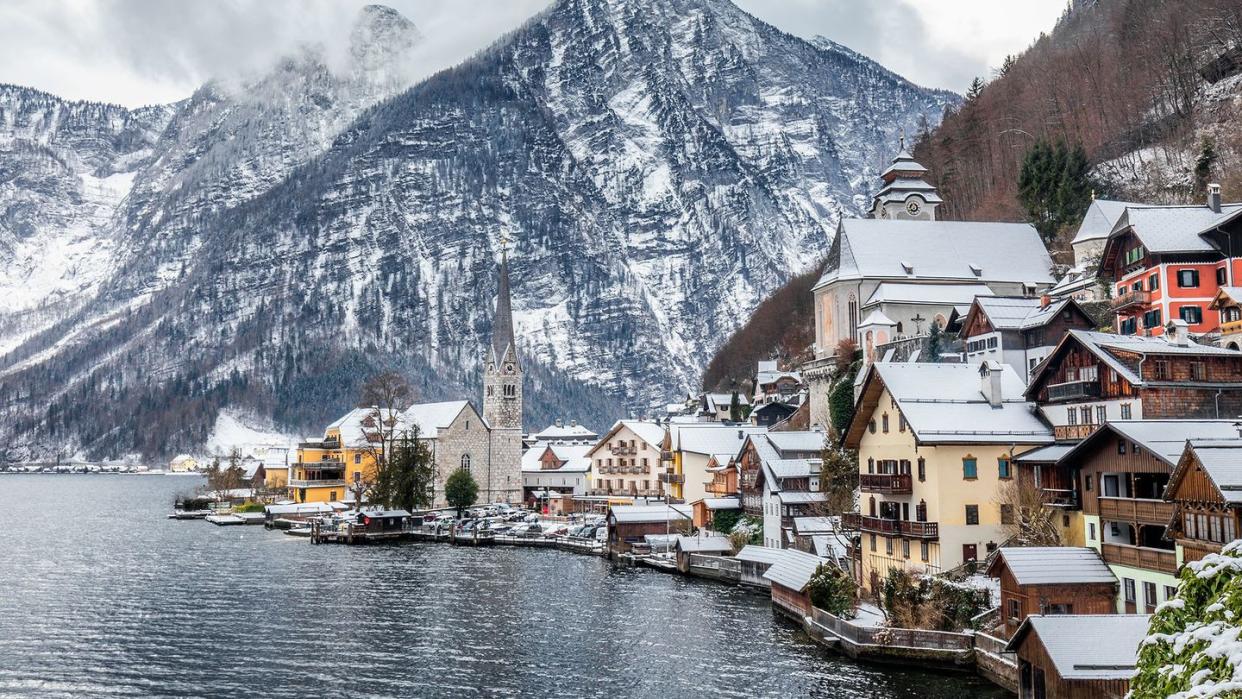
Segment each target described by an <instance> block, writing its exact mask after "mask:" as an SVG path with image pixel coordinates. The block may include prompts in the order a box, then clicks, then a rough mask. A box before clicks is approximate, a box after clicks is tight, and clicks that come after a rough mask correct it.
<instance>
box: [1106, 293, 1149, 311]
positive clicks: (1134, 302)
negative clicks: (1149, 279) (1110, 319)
mask: <svg viewBox="0 0 1242 699" xmlns="http://www.w3.org/2000/svg"><path fill="white" fill-rule="evenodd" d="M1150 303H1151V292H1148V291H1131V292H1129V293H1125V294H1121V295H1120V296H1117V297H1116V298H1114V299H1113V300H1112V301H1111V302H1110V303H1109V305H1110V306H1112V308H1113V310H1114V311H1121V310H1124V309H1127V308H1134V307H1136V306H1147V305H1149V304H1150Z"/></svg>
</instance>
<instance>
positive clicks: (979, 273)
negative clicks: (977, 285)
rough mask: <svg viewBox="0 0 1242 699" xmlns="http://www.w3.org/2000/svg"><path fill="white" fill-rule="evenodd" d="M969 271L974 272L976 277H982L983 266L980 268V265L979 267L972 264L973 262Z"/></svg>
mask: <svg viewBox="0 0 1242 699" xmlns="http://www.w3.org/2000/svg"><path fill="white" fill-rule="evenodd" d="M970 271H971V272H974V275H975V276H976V277H982V276H983V268H982V267H980V266H979V265H976V264H973V263H972V264H971V265H970Z"/></svg>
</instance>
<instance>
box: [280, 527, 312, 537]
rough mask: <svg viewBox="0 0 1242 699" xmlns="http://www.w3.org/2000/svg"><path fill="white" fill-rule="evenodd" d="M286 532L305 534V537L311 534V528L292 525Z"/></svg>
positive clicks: (295, 534)
mask: <svg viewBox="0 0 1242 699" xmlns="http://www.w3.org/2000/svg"><path fill="white" fill-rule="evenodd" d="M285 533H286V534H288V535H289V536H304V537H307V538H309V537H310V535H311V528H310V527H291V528H289V529H286V530H285Z"/></svg>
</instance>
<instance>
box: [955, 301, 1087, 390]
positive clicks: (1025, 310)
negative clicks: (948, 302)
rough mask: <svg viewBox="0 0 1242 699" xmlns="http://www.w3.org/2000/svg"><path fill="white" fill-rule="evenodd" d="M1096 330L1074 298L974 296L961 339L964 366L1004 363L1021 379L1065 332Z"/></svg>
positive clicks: (963, 324) (1028, 374) (964, 321)
mask: <svg viewBox="0 0 1242 699" xmlns="http://www.w3.org/2000/svg"><path fill="white" fill-rule="evenodd" d="M1094 327H1095V322H1094V321H1092V320H1091V316H1089V315H1087V313H1086V311H1084V310H1083V309H1082V307H1081V306H1079V305H1078V302H1077V301H1075V300H1074V299H1072V298H1061V299H1056V300H1053V299H1052V298H1050V297H1049V296H1047V295H1045V296H1041V297H1038V298H1032V297H1030V296H978V297H976V298H975V300H974V301H973V302H971V304H970V310H969V311H967V312H966V317H965V319H964V320H963V321H962V329H961V332H960V333H959V336H960V337H961V338H962V340H963V342H964V343H965V349H966V357H967V361H969V362H971V363H977V362H982V361H986V360H993V361H999V362H1003V363H1005V364H1008V365H1009V366H1011V367H1013V370H1014V371H1015V372H1017V374H1018V376H1020V377H1022V378H1023V379H1025V378H1027V377H1029V376H1030V373H1031V371H1032V370H1033V369H1034V368H1035V367H1036V366H1038V364H1039V362H1041V361H1043V359H1044V357H1046V356H1048V353H1049V352H1051V350H1052V349H1053V347H1055V346H1056V344H1057V341H1058V340H1060V339H1061V337H1062V336H1063V335H1064V334H1065V332H1066V331H1068V330H1091V329H1092V328H1094Z"/></svg>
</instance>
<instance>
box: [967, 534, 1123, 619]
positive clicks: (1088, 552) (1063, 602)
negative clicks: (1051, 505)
mask: <svg viewBox="0 0 1242 699" xmlns="http://www.w3.org/2000/svg"><path fill="white" fill-rule="evenodd" d="M987 573H988V575H989V576H990V577H993V578H999V579H1000V590H1001V593H1000V611H1001V613H1000V616H1001V622H1002V624H1003V626H1004V632H1005V633H1004V635H1005V638H1011V637H1013V635H1014V634H1015V633H1017V631H1018V627H1019V626H1021V625H1022V622H1024V621H1025V620H1026V618H1027V617H1028V616H1032V615H1036V614H1112V613H1113V612H1115V611H1116V599H1117V576H1115V575H1113V572H1112V571H1111V570H1109V568H1108V566H1107V565H1105V564H1104V561H1102V560H1100V554H1099V553H1098V552H1097V551H1096V550H1095V549H1093V548H1086V547H1071V546H1047V547H1045V546H1033V547H1027V548H1009V547H1006V548H1002V549H1000V550H999V551H998V553H997V556H996V557H995V558H993V559H992V563H991V565H989V566H988V571H987Z"/></svg>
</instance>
